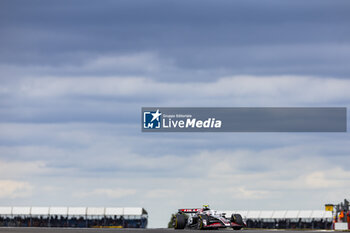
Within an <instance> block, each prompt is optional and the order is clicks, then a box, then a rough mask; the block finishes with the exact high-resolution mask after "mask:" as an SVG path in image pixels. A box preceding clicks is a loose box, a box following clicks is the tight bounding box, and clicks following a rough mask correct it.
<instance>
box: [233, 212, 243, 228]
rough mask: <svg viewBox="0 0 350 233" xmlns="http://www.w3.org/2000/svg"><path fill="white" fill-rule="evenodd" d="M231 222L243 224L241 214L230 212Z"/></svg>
mask: <svg viewBox="0 0 350 233" xmlns="http://www.w3.org/2000/svg"><path fill="white" fill-rule="evenodd" d="M231 222H234V223H237V224H238V225H242V226H243V225H244V222H243V218H242V215H240V214H232V215H231Z"/></svg>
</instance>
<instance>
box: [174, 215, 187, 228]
mask: <svg viewBox="0 0 350 233" xmlns="http://www.w3.org/2000/svg"><path fill="white" fill-rule="evenodd" d="M185 226H186V218H185V216H184V215H183V214H177V215H176V216H175V224H174V229H185Z"/></svg>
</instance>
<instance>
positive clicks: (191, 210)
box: [179, 209, 200, 214]
mask: <svg viewBox="0 0 350 233" xmlns="http://www.w3.org/2000/svg"><path fill="white" fill-rule="evenodd" d="M199 210H200V209H179V212H180V213H188V214H191V213H197V212H198V211H199Z"/></svg>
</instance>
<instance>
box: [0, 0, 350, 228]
mask: <svg viewBox="0 0 350 233" xmlns="http://www.w3.org/2000/svg"><path fill="white" fill-rule="evenodd" d="M349 10H350V2H349V1H312V0H311V1H307V2H305V1H298V0H291V1H228V0H220V1H208V0H191V1H164V0H159V1H153V0H146V1H130V0H125V1H123V0H121V1H103V2H100V1H79V0H74V1H44V0H42V1H34V0H30V1H16V0H15V1H13V0H11V1H10V0H1V1H0V30H1V36H0V206H1V205H2V206H8V205H15V206H23V205H27V206H31V205H34V206H115V207H123V206H142V207H144V208H146V209H147V210H148V212H149V215H150V218H149V220H150V224H149V226H150V227H165V226H166V224H167V221H168V219H169V217H170V214H171V213H172V212H174V211H176V209H177V208H181V207H186V208H187V207H198V206H201V205H202V204H210V205H211V206H212V207H213V208H216V209H221V210H224V209H230V210H237V209H242V210H243V209H244V210H253V209H254V210H256V209H257V210H270V209H276V210H277V209H323V205H324V204H325V203H328V202H334V203H338V202H340V201H341V200H342V199H343V198H345V197H347V198H349V193H350V169H349V168H350V159H349V158H350V147H349V145H350V143H349V142H350V137H349V134H348V133H162V134H156V133H154V134H151V133H141V125H140V111H141V107H143V106H162V107H193V106H195V107H237V106H245V107H265V106H266V107H291V106H295V107H315V106H322V107H327V106H337V107H338V106H339V107H349V105H350V91H349V90H350V65H349V61H350V30H349V28H350V14H349Z"/></svg>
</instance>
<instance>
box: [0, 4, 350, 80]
mask: <svg viewBox="0 0 350 233" xmlns="http://www.w3.org/2000/svg"><path fill="white" fill-rule="evenodd" d="M349 9H350V3H349V2H348V1H336V2H333V1H332V2H331V1H308V2H305V1H263V2H262V1H138V2H134V1H104V2H102V3H101V2H87V1H58V2H54V1H24V2H23V1H2V2H1V16H0V17H1V18H0V25H1V29H2V32H3V33H2V37H1V39H0V41H1V45H0V49H1V51H2V53H1V55H0V61H1V63H2V64H22V65H50V66H59V65H62V64H71V65H79V64H83V63H84V62H86V61H87V60H89V59H91V58H93V57H96V56H97V55H99V56H100V55H115V54H118V55H120V54H130V53H131V54H135V53H139V52H155V53H157V54H159V56H160V57H161V58H167V59H170V60H172V61H174V64H175V66H176V67H178V68H179V69H180V70H182V71H183V72H186V71H188V72H190V71H193V70H211V71H212V73H216V74H220V75H228V74H242V73H244V74H286V73H288V74H313V75H315V74H317V75H320V76H322V75H330V74H332V75H337V76H340V77H346V76H347V75H349V73H350V68H349V67H348V66H347V63H346V61H348V60H349V59H350V55H349V54H350V53H349V43H348V41H349V36H350V30H349V29H348V28H349V27H348V24H349V21H350V15H349V14H348V12H349ZM326 65H327V66H326ZM61 72H63V71H61ZM112 72H113V71H111V72H110V73H112ZM114 72H115V71H114ZM68 73H69V72H68ZM83 74H84V75H86V74H87V73H83ZM157 76H158V78H159V76H162V77H163V78H167V77H168V76H164V75H161V74H158V75H157ZM179 76H180V75H179ZM214 76H215V75H214ZM188 77H190V76H189V75H186V78H188ZM168 78H169V79H172V78H173V77H172V76H169V77H168ZM192 78H193V79H197V78H199V77H197V76H196V75H193V76H192ZM202 78H203V77H202Z"/></svg>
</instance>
